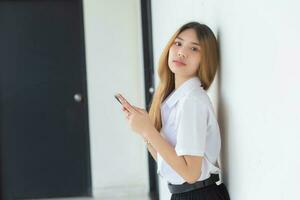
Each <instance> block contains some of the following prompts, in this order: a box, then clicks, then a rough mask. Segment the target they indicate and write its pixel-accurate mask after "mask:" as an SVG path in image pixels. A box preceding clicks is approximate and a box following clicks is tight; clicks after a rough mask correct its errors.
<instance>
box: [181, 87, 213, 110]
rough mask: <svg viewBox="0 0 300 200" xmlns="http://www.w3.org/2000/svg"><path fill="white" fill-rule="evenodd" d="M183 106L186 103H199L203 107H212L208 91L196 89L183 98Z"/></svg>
mask: <svg viewBox="0 0 300 200" xmlns="http://www.w3.org/2000/svg"><path fill="white" fill-rule="evenodd" d="M181 103H182V104H186V103H197V104H201V105H203V106H211V105H212V104H211V100H210V98H209V96H208V95H207V93H206V91H205V90H203V89H202V88H201V87H199V88H194V89H193V90H191V91H190V92H189V93H187V94H186V95H185V96H184V98H182V102H181Z"/></svg>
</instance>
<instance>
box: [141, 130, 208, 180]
mask: <svg viewBox="0 0 300 200" xmlns="http://www.w3.org/2000/svg"><path fill="white" fill-rule="evenodd" d="M143 135H144V137H145V139H146V140H148V141H149V142H150V144H151V146H152V149H153V150H154V151H155V153H159V154H160V155H161V157H162V158H163V159H164V160H165V161H166V162H167V163H168V164H169V165H170V166H171V167H172V168H173V169H174V170H175V171H176V172H177V173H178V174H179V175H180V176H181V177H182V178H183V179H185V180H186V181H187V182H188V183H194V182H196V181H197V180H198V179H199V177H200V175H201V170H200V169H201V165H202V157H201V156H177V153H176V151H175V149H174V147H172V146H171V145H170V144H169V143H168V142H167V141H166V140H165V139H164V138H163V137H162V136H161V135H160V133H159V132H158V131H157V130H156V129H155V128H153V129H152V130H148V131H147V132H145V133H143ZM148 146H150V145H148ZM148 149H149V148H148ZM155 155H156V154H155ZM152 156H153V155H152Z"/></svg>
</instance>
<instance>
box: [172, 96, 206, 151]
mask: <svg viewBox="0 0 300 200" xmlns="http://www.w3.org/2000/svg"><path fill="white" fill-rule="evenodd" d="M178 114H179V117H178V126H177V136H176V137H177V143H176V146H175V151H176V153H177V155H178V156H180V155H194V156H204V150H205V141H206V135H207V119H208V108H207V105H205V104H204V103H203V102H201V100H200V99H197V98H189V99H186V100H185V101H184V102H183V105H182V107H181V109H180V111H179V113H178Z"/></svg>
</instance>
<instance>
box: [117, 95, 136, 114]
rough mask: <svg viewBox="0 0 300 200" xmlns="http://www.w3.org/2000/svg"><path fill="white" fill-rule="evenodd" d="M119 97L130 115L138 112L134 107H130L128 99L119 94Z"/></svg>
mask: <svg viewBox="0 0 300 200" xmlns="http://www.w3.org/2000/svg"><path fill="white" fill-rule="evenodd" d="M118 97H119V99H120V101H121V102H122V105H123V106H124V107H125V108H126V109H127V110H128V111H129V112H130V113H134V112H136V110H135V109H134V107H133V106H132V105H130V103H128V102H127V101H126V99H125V98H124V97H123V96H122V95H120V94H118Z"/></svg>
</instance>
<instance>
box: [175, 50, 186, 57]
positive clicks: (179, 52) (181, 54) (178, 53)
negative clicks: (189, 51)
mask: <svg viewBox="0 0 300 200" xmlns="http://www.w3.org/2000/svg"><path fill="white" fill-rule="evenodd" d="M177 56H178V57H179V58H186V53H185V52H184V50H183V49H180V50H178V52H177Z"/></svg>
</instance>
